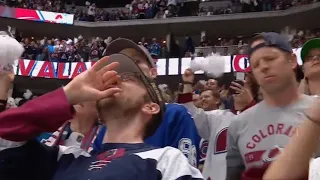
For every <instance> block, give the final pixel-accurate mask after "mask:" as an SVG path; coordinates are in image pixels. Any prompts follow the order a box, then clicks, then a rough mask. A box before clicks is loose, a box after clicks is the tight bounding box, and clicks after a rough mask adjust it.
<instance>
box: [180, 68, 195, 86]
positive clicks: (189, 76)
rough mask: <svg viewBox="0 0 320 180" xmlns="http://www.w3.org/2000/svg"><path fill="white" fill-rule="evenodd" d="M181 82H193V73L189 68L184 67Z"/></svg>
mask: <svg viewBox="0 0 320 180" xmlns="http://www.w3.org/2000/svg"><path fill="white" fill-rule="evenodd" d="M182 80H183V82H188V83H193V82H194V73H193V72H192V70H191V69H186V70H185V71H184V73H183V75H182Z"/></svg>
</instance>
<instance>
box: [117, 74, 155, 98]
mask: <svg viewBox="0 0 320 180" xmlns="http://www.w3.org/2000/svg"><path fill="white" fill-rule="evenodd" d="M142 76H143V75H142V74H140V73H137V72H125V73H121V74H120V78H121V80H122V81H123V82H127V81H133V82H136V83H138V84H140V85H142V86H144V87H145V88H146V90H147V92H148V95H149V97H150V98H151V100H152V101H153V102H155V103H158V100H157V99H156V98H155V97H156V96H155V95H153V92H152V90H151V87H150V86H148V84H150V82H148V80H147V79H146V78H143V77H142Z"/></svg>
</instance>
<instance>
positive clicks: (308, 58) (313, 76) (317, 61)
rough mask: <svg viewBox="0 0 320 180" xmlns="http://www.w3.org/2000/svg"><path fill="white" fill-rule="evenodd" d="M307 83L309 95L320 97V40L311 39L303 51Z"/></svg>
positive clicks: (302, 56)
mask: <svg viewBox="0 0 320 180" xmlns="http://www.w3.org/2000/svg"><path fill="white" fill-rule="evenodd" d="M301 59H302V62H303V70H304V75H305V81H306V82H305V83H306V86H307V91H308V92H305V93H307V94H309V95H320V38H315V39H311V40H309V41H308V42H306V43H305V44H304V45H303V47H302V49H301Z"/></svg>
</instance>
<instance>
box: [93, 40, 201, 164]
mask: <svg viewBox="0 0 320 180" xmlns="http://www.w3.org/2000/svg"><path fill="white" fill-rule="evenodd" d="M115 53H120V54H123V55H126V56H128V57H130V58H132V59H133V60H134V61H135V62H136V63H137V65H138V66H139V67H140V69H141V70H142V71H143V73H144V74H145V75H146V76H147V77H148V78H150V79H155V78H156V77H157V69H156V65H155V63H154V60H153V59H152V57H151V56H150V54H149V52H148V50H147V49H146V48H144V47H142V46H139V45H137V44H136V43H134V42H132V41H131V40H128V39H123V38H119V39H116V40H114V41H113V42H112V43H111V44H110V45H109V46H108V48H107V50H106V55H111V54H115ZM105 132H106V129H102V131H101V133H100V134H99V135H98V137H97V140H96V142H95V145H96V147H99V146H100V144H101V142H102V139H103V138H102V137H103V136H104V133H105ZM145 142H146V143H147V144H150V145H153V146H155V147H166V146H171V147H175V148H177V149H179V150H180V151H181V152H182V153H183V154H184V155H185V156H186V157H187V158H188V160H189V163H190V164H191V165H192V166H194V167H197V165H198V159H199V157H198V156H199V147H198V144H199V142H200V137H199V135H198V132H197V129H196V127H195V124H194V121H193V120H192V118H191V116H190V114H189V113H188V111H187V110H186V108H185V107H183V106H181V105H179V104H166V112H165V114H164V119H163V121H162V123H161V125H160V127H159V128H158V130H157V131H156V132H155V134H154V135H153V136H151V137H149V138H147V139H146V140H145Z"/></svg>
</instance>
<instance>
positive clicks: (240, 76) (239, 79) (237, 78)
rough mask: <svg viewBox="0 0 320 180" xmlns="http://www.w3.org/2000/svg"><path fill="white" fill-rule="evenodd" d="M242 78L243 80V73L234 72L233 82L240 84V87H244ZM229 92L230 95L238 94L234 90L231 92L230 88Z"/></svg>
mask: <svg viewBox="0 0 320 180" xmlns="http://www.w3.org/2000/svg"><path fill="white" fill-rule="evenodd" d="M244 78H245V73H244V72H236V73H235V80H234V82H236V83H238V84H240V85H241V86H244V82H243V81H244ZM229 92H230V94H238V93H237V92H236V91H235V90H233V89H231V88H230V90H229Z"/></svg>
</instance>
